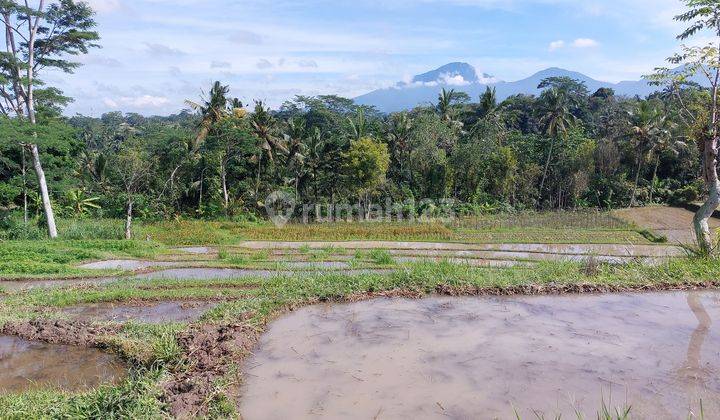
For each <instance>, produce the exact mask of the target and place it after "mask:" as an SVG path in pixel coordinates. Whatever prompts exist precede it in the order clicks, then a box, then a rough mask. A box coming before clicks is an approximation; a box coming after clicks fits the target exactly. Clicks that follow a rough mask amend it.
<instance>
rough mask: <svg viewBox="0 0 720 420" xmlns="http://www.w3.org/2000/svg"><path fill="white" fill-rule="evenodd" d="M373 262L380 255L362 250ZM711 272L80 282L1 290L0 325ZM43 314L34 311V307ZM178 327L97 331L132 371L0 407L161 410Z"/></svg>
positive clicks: (687, 266)
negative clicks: (113, 306) (121, 310)
mask: <svg viewBox="0 0 720 420" xmlns="http://www.w3.org/2000/svg"><path fill="white" fill-rule="evenodd" d="M366 255H368V256H369V257H370V258H373V259H376V260H378V261H382V260H386V258H387V257H388V256H389V255H388V254H382V253H378V254H375V255H374V256H373V255H371V253H368V254H363V257H365V256H366ZM717 278H720V265H718V264H717V262H716V261H710V260H701V259H676V260H671V261H668V262H667V263H665V264H662V265H659V266H656V267H648V266H643V265H641V264H630V265H627V266H609V265H603V264H600V265H599V266H598V268H597V270H595V271H594V273H593V275H592V276H588V275H587V274H586V270H585V269H584V267H583V265H582V264H579V263H570V262H568V263H559V262H542V263H539V264H537V265H536V266H534V267H533V269H531V270H530V269H527V268H521V267H513V268H507V269H493V268H472V267H469V266H467V265H457V264H452V263H449V262H423V263H415V264H409V265H407V266H405V268H404V269H402V270H399V271H396V272H393V273H385V274H380V273H377V274H362V275H347V274H340V273H337V274H333V273H332V272H330V273H327V274H323V275H308V276H303V277H298V276H276V277H271V278H259V277H257V278H239V279H217V280H213V279H209V280H198V281H181V280H155V281H132V282H130V281H118V282H115V283H111V284H107V285H98V286H85V287H80V288H64V289H48V290H33V291H27V292H15V293H10V294H7V295H6V296H5V297H4V299H3V300H2V301H0V324H4V323H6V322H11V321H17V320H19V319H31V318H35V317H38V316H40V313H43V315H42V316H51V317H53V316H58V317H60V316H61V315H59V312H57V311H56V309H57V308H62V307H67V306H75V305H80V304H87V303H98V302H123V301H136V300H150V301H154V300H175V299H191V300H202V299H224V300H225V301H224V302H223V303H221V304H220V305H218V306H217V307H215V308H214V309H212V310H210V311H209V312H208V313H206V314H205V316H204V317H203V318H202V319H201V320H200V321H199V322H203V323H205V322H211V323H237V322H238V320H240V319H243V320H245V321H244V322H247V323H249V324H251V325H255V326H257V327H258V328H264V325H266V323H267V322H268V321H269V320H271V319H273V318H274V317H275V316H277V314H279V313H281V312H283V311H284V310H285V308H288V307H298V306H302V305H304V304H307V303H311V302H316V301H318V300H320V301H339V300H343V299H345V298H347V297H349V296H353V295H356V294H358V293H367V292H380V291H387V290H395V289H403V290H412V291H415V292H418V293H421V294H431V293H434V292H435V291H436V290H437V289H438V287H440V286H443V287H447V286H449V287H455V288H458V289H462V288H480V289H483V288H487V289H491V288H507V287H513V286H521V285H550V284H554V285H568V284H579V283H582V284H595V285H607V286H614V287H640V286H644V285H648V284H666V285H678V284H685V283H687V282H697V283H698V284H700V283H703V282H706V281H710V280H715V279H717ZM38 310H42V312H38ZM184 328H186V327H185V326H184V325H183V324H163V325H145V324H137V323H127V324H125V325H124V326H123V327H122V330H121V331H120V332H119V333H118V334H117V335H114V336H110V337H103V338H102V340H103V342H105V343H106V345H107V347H108V348H110V349H114V351H116V352H118V353H120V354H121V355H123V357H125V358H127V359H128V360H131V361H132V362H133V364H134V365H135V366H136V368H135V369H133V373H132V376H131V377H130V378H129V379H128V380H127V381H126V382H125V383H123V384H121V385H118V386H106V387H101V388H99V389H97V390H94V391H90V392H86V393H80V394H66V393H62V392H56V391H34V392H28V393H23V394H11V395H5V396H0V412H2V413H7V415H8V417H14V418H28V417H32V418H37V417H53V418H74V417H103V418H112V417H115V418H118V417H137V418H150V417H154V418H157V417H160V416H162V415H165V413H164V412H163V410H165V409H166V407H164V406H163V405H162V403H161V402H160V400H159V399H158V396H159V394H158V392H159V391H158V389H159V385H158V384H159V381H160V380H161V379H162V377H163V376H164V375H165V374H166V373H167V372H168V370H171V369H178V368H180V369H182V366H184V365H185V364H186V363H188V362H189V360H188V359H185V357H184V356H183V355H182V353H181V351H180V348H179V347H178V344H177V342H176V341H175V336H176V334H177V333H178V332H180V331H182V330H183V329H184ZM211 406H212V407H211V409H212V411H211V413H214V414H215V415H217V416H218V417H224V416H226V415H228V413H229V411H230V410H231V409H232V408H233V407H232V404H230V403H229V401H228V400H227V399H226V398H225V397H223V395H222V393H219V394H218V395H217V397H216V398H215V397H214V398H213V403H212V404H211Z"/></svg>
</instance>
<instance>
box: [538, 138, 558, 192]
mask: <svg viewBox="0 0 720 420" xmlns="http://www.w3.org/2000/svg"><path fill="white" fill-rule="evenodd" d="M554 146H555V137H552V138H551V139H550V150H549V151H548V156H547V161H546V162H545V171H544V172H543V177H542V181H540V191H539V197H538V204H540V201H541V200H542V194H543V190H544V189H545V181H546V180H547V177H548V172H549V170H550V161H551V159H552V152H553V147H554Z"/></svg>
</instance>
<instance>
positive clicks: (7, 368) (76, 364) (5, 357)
mask: <svg viewBox="0 0 720 420" xmlns="http://www.w3.org/2000/svg"><path fill="white" fill-rule="evenodd" d="M126 373H127V368H126V366H125V365H124V364H123V363H122V362H120V361H119V360H118V358H117V357H115V356H113V355H111V354H108V353H104V352H102V351H100V350H98V349H93V348H87V347H76V346H69V345H63V344H47V343H43V342H38V341H29V340H26V339H23V338H19V337H11V336H2V335H0V392H3V393H4V392H23V391H27V390H31V389H40V388H47V387H52V388H57V389H61V390H63V391H66V392H73V391H80V390H86V389H89V388H93V387H96V386H98V385H100V384H104V383H117V382H118V381H120V380H122V379H123V378H124V377H125V375H126Z"/></svg>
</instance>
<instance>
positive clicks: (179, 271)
mask: <svg viewBox="0 0 720 420" xmlns="http://www.w3.org/2000/svg"><path fill="white" fill-rule="evenodd" d="M386 272H387V270H362V269H360V270H342V271H289V270H247V269H233V268H173V269H170V270H163V271H156V272H154V273H143V274H138V275H136V276H133V278H134V279H144V280H158V279H172V280H207V279H233V278H242V277H262V278H268V277H274V276H310V275H316V274H347V275H357V274H367V273H386Z"/></svg>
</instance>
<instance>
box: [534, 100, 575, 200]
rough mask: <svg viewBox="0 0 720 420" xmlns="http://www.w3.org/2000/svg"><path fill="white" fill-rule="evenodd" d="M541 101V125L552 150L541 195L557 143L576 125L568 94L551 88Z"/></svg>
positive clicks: (541, 184) (543, 179) (548, 157)
mask: <svg viewBox="0 0 720 420" xmlns="http://www.w3.org/2000/svg"><path fill="white" fill-rule="evenodd" d="M540 101H541V106H542V108H541V111H540V112H541V115H540V124H541V125H542V126H543V127H545V134H546V135H547V136H548V137H549V138H550V150H549V151H548V155H547V160H546V162H545V170H544V171H543V177H542V181H541V182H540V194H542V192H543V189H544V188H545V181H547V177H548V172H549V170H550V162H551V161H552V157H553V149H554V146H555V142H556V141H557V140H558V139H560V138H564V137H565V136H566V135H567V132H568V131H569V130H570V129H571V128H572V126H573V125H574V124H575V116H574V115H573V114H572V112H571V111H570V106H569V105H570V101H569V100H568V97H567V95H566V93H565V92H564V91H562V90H560V89H557V88H551V89H548V90H546V91H544V92H543V93H542V95H541V96H540Z"/></svg>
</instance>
